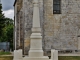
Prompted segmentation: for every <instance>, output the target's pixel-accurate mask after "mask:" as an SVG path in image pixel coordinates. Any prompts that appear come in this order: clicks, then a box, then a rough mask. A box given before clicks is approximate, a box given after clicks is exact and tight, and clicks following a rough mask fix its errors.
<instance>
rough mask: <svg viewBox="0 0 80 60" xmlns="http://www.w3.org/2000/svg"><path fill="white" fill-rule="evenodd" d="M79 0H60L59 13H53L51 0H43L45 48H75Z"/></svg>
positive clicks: (79, 25)
mask: <svg viewBox="0 0 80 60" xmlns="http://www.w3.org/2000/svg"><path fill="white" fill-rule="evenodd" d="M79 3H80V0H61V14H53V0H46V1H45V0H44V35H45V37H44V40H45V42H44V43H45V45H44V46H45V47H44V48H45V50H50V49H52V48H53V49H61V50H77V49H78V39H77V36H78V32H79V31H78V30H79V28H80V24H79V23H80V4H79Z"/></svg>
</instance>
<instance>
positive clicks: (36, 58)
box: [23, 56, 49, 60]
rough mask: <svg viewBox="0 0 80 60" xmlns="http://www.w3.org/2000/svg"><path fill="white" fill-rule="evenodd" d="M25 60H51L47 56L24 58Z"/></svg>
mask: <svg viewBox="0 0 80 60" xmlns="http://www.w3.org/2000/svg"><path fill="white" fill-rule="evenodd" d="M23 60H49V58H48V57H47V56H43V57H27V56H26V57H24V58H23Z"/></svg>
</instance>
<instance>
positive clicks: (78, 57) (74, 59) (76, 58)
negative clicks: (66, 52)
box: [59, 56, 80, 60]
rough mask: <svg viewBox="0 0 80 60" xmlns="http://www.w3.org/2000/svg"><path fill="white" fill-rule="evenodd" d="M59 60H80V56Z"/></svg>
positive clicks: (60, 58) (60, 57)
mask: <svg viewBox="0 0 80 60" xmlns="http://www.w3.org/2000/svg"><path fill="white" fill-rule="evenodd" d="M59 60H80V56H59Z"/></svg>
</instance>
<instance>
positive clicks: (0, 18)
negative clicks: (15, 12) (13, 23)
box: [0, 4, 5, 38]
mask: <svg viewBox="0 0 80 60" xmlns="http://www.w3.org/2000/svg"><path fill="white" fill-rule="evenodd" d="M4 23H5V16H4V14H2V4H0V38H1V36H2V29H3V28H4V26H5V24H4Z"/></svg>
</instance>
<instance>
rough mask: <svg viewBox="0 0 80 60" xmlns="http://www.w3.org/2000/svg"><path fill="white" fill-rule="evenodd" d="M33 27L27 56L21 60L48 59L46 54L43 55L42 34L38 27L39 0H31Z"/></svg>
mask: <svg viewBox="0 0 80 60" xmlns="http://www.w3.org/2000/svg"><path fill="white" fill-rule="evenodd" d="M33 5H34V7H33V8H34V10H33V27H32V34H31V37H30V38H31V40H30V50H29V56H28V57H24V58H23V60H49V58H48V57H47V56H43V50H42V36H41V28H40V16H39V1H38V0H33Z"/></svg>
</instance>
